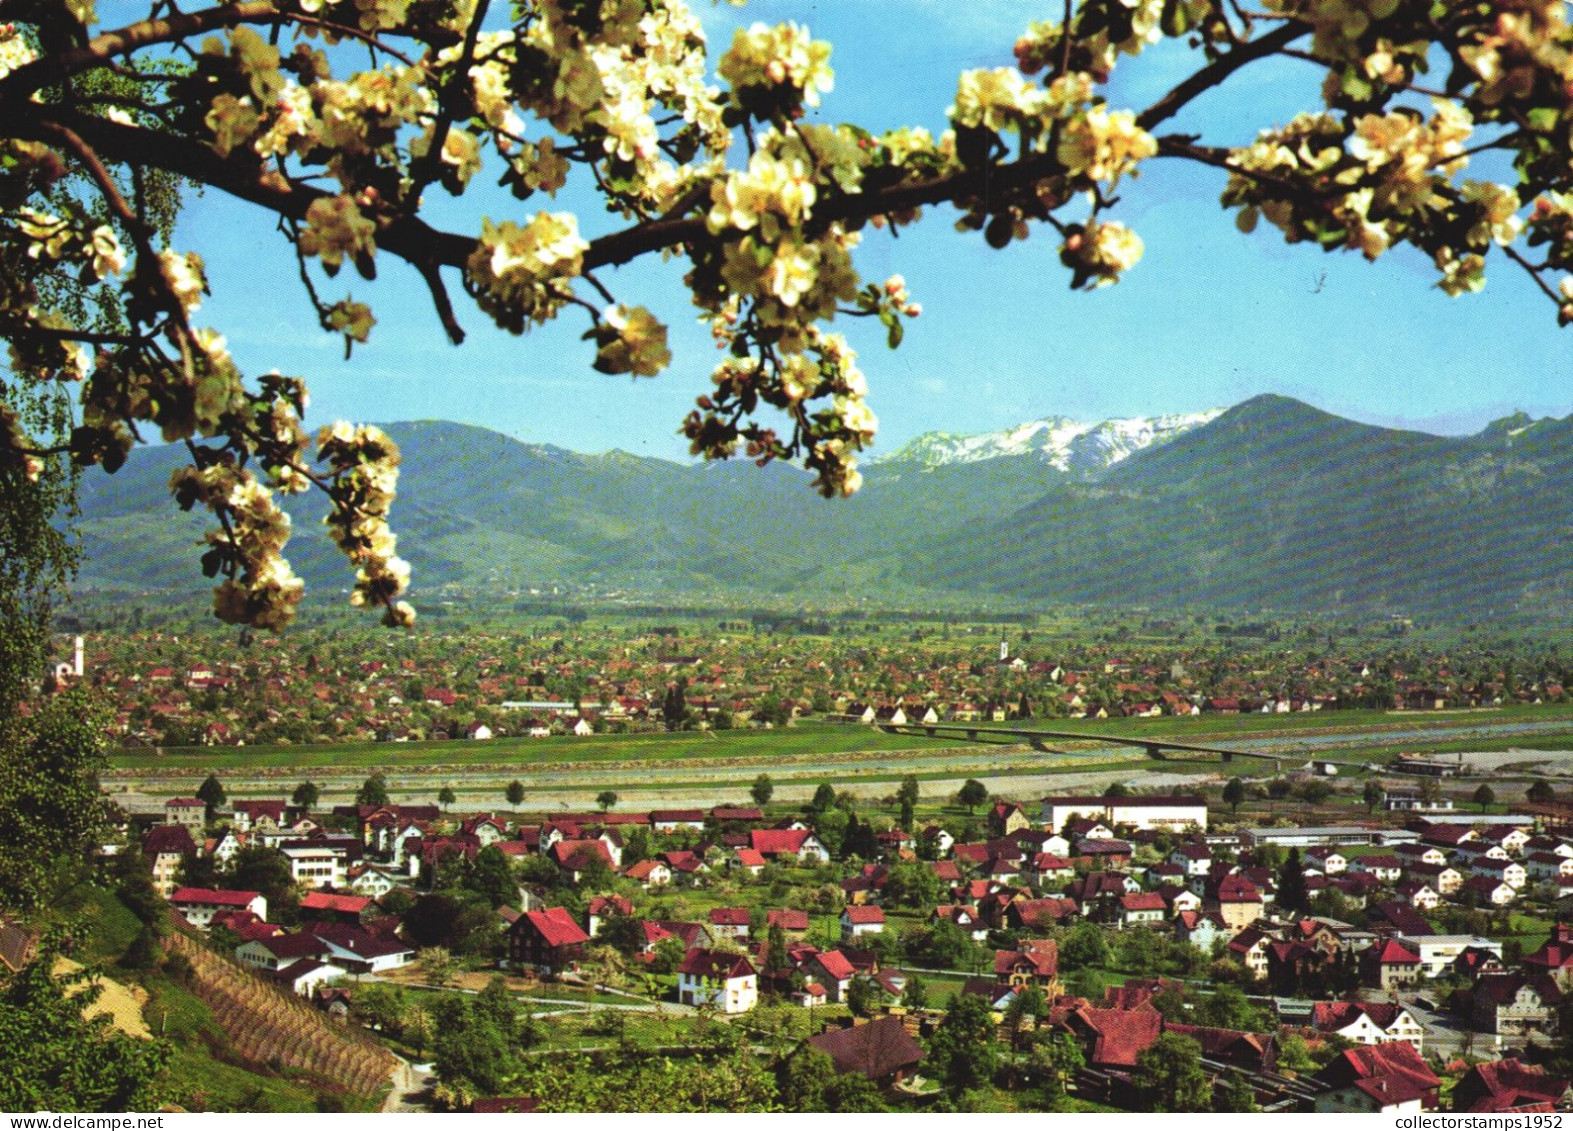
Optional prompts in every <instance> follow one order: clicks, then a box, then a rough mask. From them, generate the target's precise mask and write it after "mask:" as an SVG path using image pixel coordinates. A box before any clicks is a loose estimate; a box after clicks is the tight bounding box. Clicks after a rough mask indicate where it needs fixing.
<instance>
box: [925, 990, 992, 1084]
mask: <svg viewBox="0 0 1573 1131" xmlns="http://www.w3.org/2000/svg"><path fill="white" fill-rule="evenodd" d="M998 1065H999V1043H998V1042H997V1041H996V1040H995V1039H994V1018H993V1016H992V1015H991V1014H990V1012H989V1003H988V1002H987V1001H985V1000H984V999H983V998H981V997H979V996H978V995H976V994H963V993H957V994H955V995H953V996H952V997H951V999H950V1004H949V1005H948V1006H947V1007H946V1010H945V1018H944V1020H943V1021H941V1022H940V1023H939V1028H938V1029H936V1030H935V1031H934V1036H933V1037H932V1038H930V1040H929V1050H928V1057H927V1059H926V1061H925V1065H924V1071H925V1073H926V1074H932V1075H933V1076H934V1077H935V1078H936V1079H939V1080H942V1081H944V1083H945V1085H946V1086H947V1087H948V1088H950V1089H951V1090H953V1091H957V1092H965V1091H970V1090H971V1089H973V1088H981V1087H984V1086H985V1085H987V1084H989V1083H990V1082H992V1080H993V1079H994V1070H995V1068H996V1067H997V1066H998Z"/></svg>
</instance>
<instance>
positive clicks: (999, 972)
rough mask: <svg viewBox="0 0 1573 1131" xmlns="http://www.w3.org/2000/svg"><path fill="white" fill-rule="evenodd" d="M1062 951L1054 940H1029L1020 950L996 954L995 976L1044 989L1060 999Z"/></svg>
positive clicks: (1051, 998) (1015, 984)
mask: <svg viewBox="0 0 1573 1131" xmlns="http://www.w3.org/2000/svg"><path fill="white" fill-rule="evenodd" d="M1059 970H1060V949H1059V944H1058V943H1057V942H1055V941H1054V940H1053V939H1027V940H1025V941H1024V942H1023V943H1022V944H1021V947H1020V949H1018V950H996V951H995V952H994V977H995V978H996V979H998V980H999V981H1001V982H1008V983H1009V984H1011V985H1013V986H1026V985H1038V986H1042V987H1044V992H1045V993H1047V994H1048V996H1049V999H1050V1000H1051V1001H1052V1000H1053V999H1054V998H1056V997H1058V996H1059V993H1060V988H1061V987H1060V983H1059Z"/></svg>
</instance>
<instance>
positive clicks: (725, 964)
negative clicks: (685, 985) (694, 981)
mask: <svg viewBox="0 0 1573 1131" xmlns="http://www.w3.org/2000/svg"><path fill="white" fill-rule="evenodd" d="M677 972H678V973H679V974H687V975H689V976H690V977H694V978H709V979H713V980H715V981H725V980H727V979H729V978H746V977H748V976H749V975H750V974H753V973H754V972H755V971H754V967H753V964H752V963H751V962H749V961H748V959H746V958H744V957H743V956H742V955H741V954H728V953H725V952H724V951H719V950H705V949H703V948H701V947H694V948H693V949H692V950H690V951H689V952H688V953H687V954H685V955H683V961H682V964H681V965H679V966H678V968H677Z"/></svg>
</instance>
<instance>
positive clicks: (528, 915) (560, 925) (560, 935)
mask: <svg viewBox="0 0 1573 1131" xmlns="http://www.w3.org/2000/svg"><path fill="white" fill-rule="evenodd" d="M519 922H521V923H525V922H527V923H529V924H530V926H531V927H533V928H534V929H535V931H536V932H537V933H538V934H539V935H540V936H541V938H542V939H544V940H545V941H546V945H547V946H571V945H573V944H574V943H586V942H589V941H590V936H589V935H587V934H585V933H584V931H583V930H582V929H581V928H580V926H579V924H578V923H575V922H574V920H573V916H571V915H569V914H568V909H567V908H566V907H549V908H547V909H546V910H545V911H526V912H525V913H524V914H523V915H521V916H519Z"/></svg>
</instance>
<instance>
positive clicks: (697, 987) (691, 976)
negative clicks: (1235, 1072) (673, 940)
mask: <svg viewBox="0 0 1573 1131" xmlns="http://www.w3.org/2000/svg"><path fill="white" fill-rule="evenodd" d="M677 1000H678V1001H680V1002H682V1003H683V1004H684V1005H706V1004H709V1005H714V1006H715V1007H716V1008H717V1009H719V1010H721V1012H723V1013H747V1012H748V1011H749V1010H750V1009H753V1008H754V1006H755V1005H757V1004H759V975H758V972H757V971H755V969H754V966H753V963H751V962H749V961H748V959H746V958H744V957H743V956H742V955H741V954H727V953H724V952H722V951H718V950H705V949H702V948H699V947H695V948H694V949H692V950H690V951H689V952H688V953H687V954H685V955H684V956H683V961H682V965H680V966H678V968H677Z"/></svg>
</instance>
